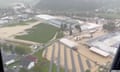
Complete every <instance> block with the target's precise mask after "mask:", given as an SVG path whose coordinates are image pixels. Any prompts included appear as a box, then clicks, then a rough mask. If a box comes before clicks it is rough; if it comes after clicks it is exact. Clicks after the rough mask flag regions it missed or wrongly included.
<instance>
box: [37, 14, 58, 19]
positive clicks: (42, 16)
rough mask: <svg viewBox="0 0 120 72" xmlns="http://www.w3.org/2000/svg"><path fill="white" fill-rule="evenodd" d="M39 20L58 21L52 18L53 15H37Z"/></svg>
mask: <svg viewBox="0 0 120 72" xmlns="http://www.w3.org/2000/svg"><path fill="white" fill-rule="evenodd" d="M36 17H37V18H41V19H44V20H51V19H56V17H54V16H51V15H36Z"/></svg>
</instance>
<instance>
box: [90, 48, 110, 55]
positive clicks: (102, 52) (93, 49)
mask: <svg viewBox="0 0 120 72" xmlns="http://www.w3.org/2000/svg"><path fill="white" fill-rule="evenodd" d="M90 50H91V51H93V52H95V53H97V54H99V55H101V56H104V57H107V56H109V53H107V52H104V51H102V50H100V49H98V48H95V47H91V48H90Z"/></svg>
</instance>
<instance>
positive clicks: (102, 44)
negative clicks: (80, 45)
mask: <svg viewBox="0 0 120 72" xmlns="http://www.w3.org/2000/svg"><path fill="white" fill-rule="evenodd" d="M119 44H120V34H119V32H115V33H110V34H106V35H104V36H101V37H97V38H95V39H91V40H89V41H88V42H87V45H88V46H90V47H95V48H98V49H100V50H102V51H104V52H106V53H109V54H110V55H115V54H116V51H117V48H118V47H119Z"/></svg>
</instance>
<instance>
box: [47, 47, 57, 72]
mask: <svg viewBox="0 0 120 72" xmlns="http://www.w3.org/2000/svg"><path fill="white" fill-rule="evenodd" d="M54 52H55V45H53V49H52V55H51V61H50V66H49V71H48V72H52V66H53V62H54Z"/></svg>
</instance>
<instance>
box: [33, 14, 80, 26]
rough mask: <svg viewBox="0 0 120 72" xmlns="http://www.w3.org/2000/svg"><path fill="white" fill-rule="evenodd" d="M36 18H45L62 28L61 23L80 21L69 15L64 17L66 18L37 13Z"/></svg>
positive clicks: (44, 19)
mask: <svg viewBox="0 0 120 72" xmlns="http://www.w3.org/2000/svg"><path fill="white" fill-rule="evenodd" d="M35 19H37V20H43V21H45V22H47V23H49V24H51V25H53V26H55V27H58V28H60V26H61V24H67V25H69V24H78V23H79V22H78V21H77V20H74V19H71V18H68V17H64V18H60V17H56V16H51V15H45V14H43V15H36V16H35Z"/></svg>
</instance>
